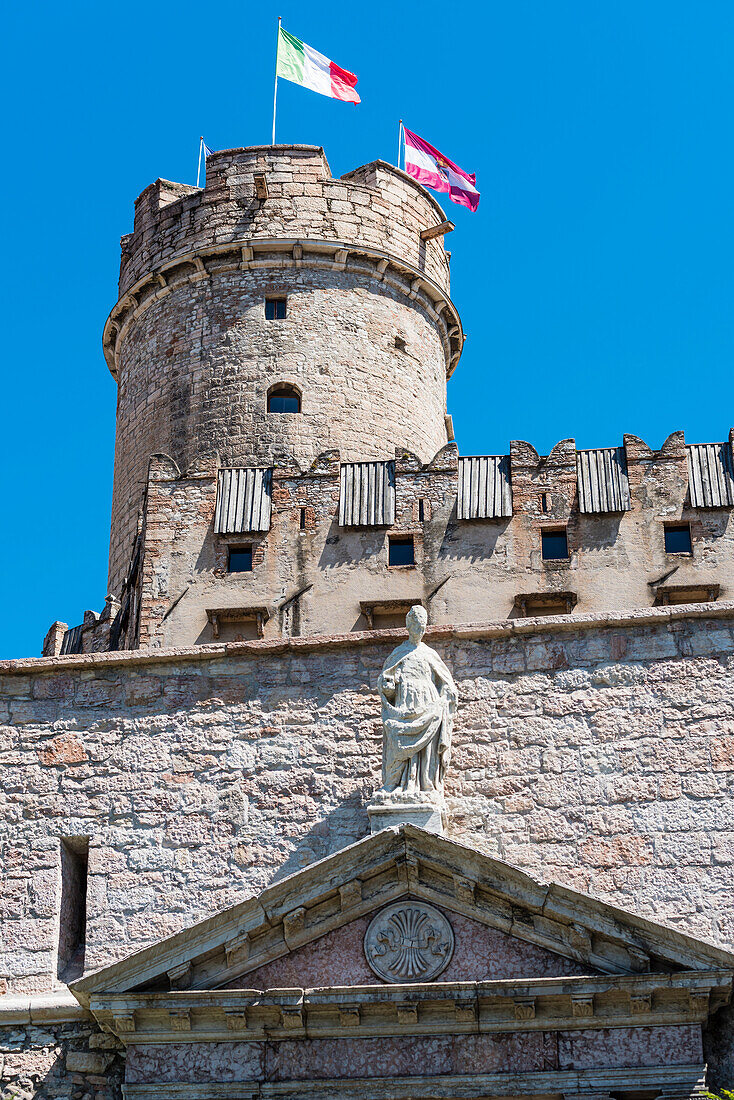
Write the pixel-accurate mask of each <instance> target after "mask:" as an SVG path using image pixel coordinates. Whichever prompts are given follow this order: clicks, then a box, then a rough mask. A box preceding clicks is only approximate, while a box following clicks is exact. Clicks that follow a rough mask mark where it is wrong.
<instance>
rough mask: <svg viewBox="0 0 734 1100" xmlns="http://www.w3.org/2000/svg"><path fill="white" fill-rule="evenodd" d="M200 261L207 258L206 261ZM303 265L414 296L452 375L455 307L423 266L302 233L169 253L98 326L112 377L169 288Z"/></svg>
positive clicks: (457, 346)
mask: <svg viewBox="0 0 734 1100" xmlns="http://www.w3.org/2000/svg"><path fill="white" fill-rule="evenodd" d="M205 261H208V266H207V263H205ZM271 267H277V268H279V269H281V270H282V269H285V268H292V269H293V270H299V269H301V268H304V267H309V268H316V269H320V270H324V271H348V273H349V274H353V275H367V276H369V277H370V278H375V279H377V281H378V282H380V283H383V284H385V285H386V286H390V287H392V288H393V289H395V290H398V291H399V292H400V293H402V294H405V295H406V297H408V298H409V299H410V300H411V301H417V302H418V303H419V304H420V305H421V306H422V307H423V309H425V310H426V312H427V313H428V314H429V316H431V318H432V319H433V320H434V321H440V322H441V325H442V330H443V331H442V341H443V345H444V354H445V356H446V377H447V378H449V377H451V375H452V374H453V372H454V370H455V369H456V366H457V364H458V362H459V357H460V356H461V351H462V348H463V345H464V332H463V328H462V325H461V318H460V317H459V314H458V311H457V309H456V307H455V306H454V305H453V303H452V302H451V299H450V298H449V297H448V295H447V293H446V291H445V290H443V289H442V288H441V287H440V286H439V285H438V283H436V282H435V281H434V280H433V279H431V278H429V277H428V276H427V275H426V274H425V273H424V272H423V271H419V270H418V268H415V267H413V266H412V265H411V264H409V263H407V262H406V261H405V260H401V259H400V258H399V257H397V256H393V255H391V254H390V253H388V252H384V251H382V250H380V249H376V248H369V247H367V246H366V245H361V244H350V243H347V242H344V241H324V240H321V239H318V240H310V239H308V238H305V237H303V238H280V237H278V238H275V237H253V238H238V239H236V240H233V241H228V242H227V243H226V244H217V245H204V246H202V247H201V248H199V249H195V250H193V251H191V252H186V253H183V254H181V255H179V256H176V257H174V258H173V259H171V260H169V261H168V262H167V263H165V264H162V265H161V266H160V267H158V268H156V269H154V270H153V271H150V272H148V273H146V274H145V275H144V276H142V278H140V279H139V280H138V281H137V282H136V283H135V284H134V285H133V286H131V287H130V289H129V290H128V291H126V292H125V293H124V294H123V295H122V297H121V298H120V300H119V301H118V302H117V304H116V305H115V307H114V308H113V310H112V312H111V313H110V315H109V317H108V319H107V322H106V323H105V326H104V331H103V335H102V348H103V351H104V356H105V359H106V361H107V365H108V367H109V369H110V372H111V373H112V375H113V377H115V378H117V361H116V347H117V343H118V341H119V340H120V339H121V338H122V337H123V336H124V334H125V331H126V329H127V328H128V326H129V325H130V323H131V322H132V321H133V320H135V319H137V318H138V317H140V316H141V314H142V313H144V312H145V311H146V310H147V309H148V307H149V306H150V305H151V304H152V303H153V302H156V301H158V300H159V299H160V298H163V297H165V296H166V295H167V294H170V292H171V290H173V289H174V288H176V287H178V286H182V285H184V284H186V283H196V282H200V281H202V280H205V279H209V278H211V277H212V276H213V275H217V274H224V273H226V272H232V271H241V272H247V271H258V270H263V269H266V268H271Z"/></svg>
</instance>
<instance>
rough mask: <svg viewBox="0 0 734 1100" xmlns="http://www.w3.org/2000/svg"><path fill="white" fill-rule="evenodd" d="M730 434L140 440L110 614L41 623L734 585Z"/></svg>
mask: <svg viewBox="0 0 734 1100" xmlns="http://www.w3.org/2000/svg"><path fill="white" fill-rule="evenodd" d="M733 442H734V430H732V432H730V433H729V438H728V440H726V441H724V442H722V443H715V444H712V443H710V444H687V443H686V442H685V439H684V435H683V433H682V432H673V433H672V434H671V435H670V436H668V438H667V439H666V440H665V442H664V443H663V445H662V446H661V447H660V448H659V449H657V450H656V449H653V448H651V447H648V446H647V444H646V443H644V442H643V441H642V440H641V439H639V438H638V437H637V436H634V435H625V436H624V438H623V443H622V444H621V445H618V446H616V447H603V448H594V449H591V450H581V451H579V450H577V448H576V445H575V441H574V440H573V439H564V440H561V442H559V443H558V444H556V446H555V447H553V449H552V450H551V452H550V453H549V454H548V455H540V454H539V453H538V452H537V450H536V449H535V448H534V447H533V446H532V445H531V444H530V443H527V442H525V441H522V440H516V441H513V442H512V443H511V445H510V449H509V453H508V454H505V455H485V456H468V457H464V456H461V455H460V454H459V451H458V448H457V446H456V444H455V443H453V442H451V443H448V444H446V445H445V446H444V447H443V448H441V450H440V451H439V452H438V453H437V454H436V455H435V456H434V457H433V459H431V460H430V461H429V462H423V461H422V460H421V459H420V458H419V457H418V456H417V455H415V454H413V453H412V452H411V451H410V450H408V449H407V448H405V447H403V448H397V449H396V451H395V456H394V458H393V459H383V460H379V461H374V460H372V461H361V462H360V461H344V460H343V456H342V455H341V454H340V452H339V451H338V450H334V449H332V450H330V451H326V452H324V453H322V454H321V455H319V456H318V457H317V458H316V459H315V460H314V461H313V462H312V463H311V464H310V465H307V466H303V465H301V464H300V463H299V462H298V461H296V460H295V459H294V458H288V457H281V458H280V459H279V461H278V462H277V463H276V464H274V465H272V466H269V467H254V466H253V467H237V466H227V465H226V464H222V463H221V462H220V461H219V460H218V459H217V458H216V456H212V458H211V459H209V460H207V461H204V462H200V463H198V464H196V465H192V466H191V467H190V468H189V469H187V470H186V471H183V472H182V471H181V470H180V468H179V467H178V466H177V464H176V463H175V462H174V461H173V460H172V459H171V458H169V457H168V456H167V455H162V454H159V455H154V456H153V457H152V458H151V460H150V465H149V471H148V484H147V489H146V495H145V500H146V504H145V509H144V512H143V514H142V516H141V523H140V528H139V532H138V536H137V538H136V540H135V544H134V548H133V554H132V558H131V560H130V563H129V565H128V568H127V573H126V581H125V585H124V586H123V590H122V593H121V604H120V606H119V610H117V609H116V610H117V616H116V618H115V619H112V618H111V617H110V615H109V614H103V615H102V617H101V618H99V619H96V618H94V617H90V616H87V618H86V619H85V623H84V624H82V625H81V626H80V627H76V628H74V630H72V631H68V632H67V634H66V636H65V638H64V639H63V645H62V646H61V645H60V643H61V640H62V639H61V634H60V629H59V624H55V626H54V628H52V631H51V632H50V635H49V642H48V645H47V651H48V652H49V653H51V652H71V651H76V652H90V651H93V650H100V649H101V650H104V649H114V648H118V647H119V648H137V647H138V646H142V647H149V646H160V645H163V646H171V645H173V646H180V645H191V644H194V643H209V642H213V641H219V640H237V639H240V638H242V639H248V638H260V637H265V638H270V639H273V640H274V639H276V638H279V637H284V636H285V637H288V636H293V635H304V634H325V633H334V632H336V633H346V632H349V631H351V630H365V629H379V628H380V627H385V626H398V625H400V624H401V623H402V621H403V619H404V616H405V613H406V611H407V609H408V608H409V607H410V606H411V605H412V604H414V603H422V604H424V606H425V607H426V608H427V610H428V612H429V616H430V620H431V622H432V623H435V624H438V625H442V624H448V623H455V624H456V623H458V624H461V623H471V622H481V621H488V620H494V619H501V618H505V617H506V618H517V617H528V616H541V617H544V616H549V615H559V614H561V615H563V614H566V615H573V614H580V615H589V614H597V615H599V616H600V617H601V618H602V619H603V618H604V617H605V616H607V617H613V616H614V615H615V614H618V613H621V612H623V611H630V610H634V609H642V608H645V607H652V606H660V605H668V604H681V603H695V602H710V601H712V600H716V599H718V598H720V597H721V598H723V599H731V597H732V595H734V462H733V460H732V444H733ZM396 552H397V556H396ZM233 553H234V554H240V555H244V558H243V560H244V566H243V567H242V568H240V565H237V566H234V565H233V562H234V558H233V557H232V555H233ZM106 611H107V609H106Z"/></svg>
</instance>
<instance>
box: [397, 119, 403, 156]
mask: <svg viewBox="0 0 734 1100" xmlns="http://www.w3.org/2000/svg"><path fill="white" fill-rule="evenodd" d="M402 137H403V120H402V118H401V119H400V120H399V121H398V168H399V167H400V154H401V152H402V149H403V142H402Z"/></svg>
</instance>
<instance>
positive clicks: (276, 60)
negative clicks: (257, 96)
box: [272, 16, 281, 145]
mask: <svg viewBox="0 0 734 1100" xmlns="http://www.w3.org/2000/svg"><path fill="white" fill-rule="evenodd" d="M280 19H281V17H280V16H278V45H277V46H276V47H275V88H274V90H273V141H272V144H273V145H275V107H276V104H277V102H278V49H279V47H280Z"/></svg>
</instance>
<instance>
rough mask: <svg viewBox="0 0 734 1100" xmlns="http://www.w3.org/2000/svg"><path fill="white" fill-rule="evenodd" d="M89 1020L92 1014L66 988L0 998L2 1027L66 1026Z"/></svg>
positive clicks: (0, 1023)
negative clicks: (75, 1021) (77, 1021)
mask: <svg viewBox="0 0 734 1100" xmlns="http://www.w3.org/2000/svg"><path fill="white" fill-rule="evenodd" d="M89 1019H91V1014H90V1013H89V1012H87V1010H86V1009H84V1008H82V1006H81V1005H80V1004H79V1002H78V1001H77V999H76V997H74V996H73V995H72V994H71V993H70V992H69V990H68V989H66V988H64V989H63V990H59V991H58V992H56V993H33V994H31V995H29V996H15V995H13V994H7V995H6V996H4V997H0V1027H7V1026H8V1025H11V1024H12V1025H15V1024H41V1023H43V1024H65V1023H71V1022H72V1021H74V1020H89Z"/></svg>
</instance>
